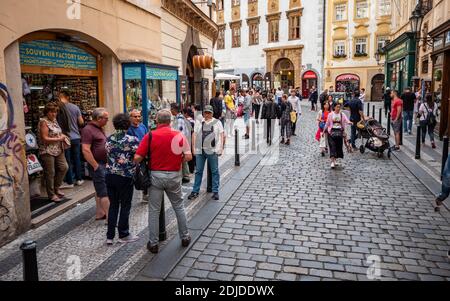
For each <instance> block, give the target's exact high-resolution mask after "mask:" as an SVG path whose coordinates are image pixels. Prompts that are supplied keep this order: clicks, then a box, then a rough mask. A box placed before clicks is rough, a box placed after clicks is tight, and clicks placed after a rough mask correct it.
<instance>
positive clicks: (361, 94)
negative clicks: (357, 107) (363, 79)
mask: <svg viewBox="0 0 450 301" xmlns="http://www.w3.org/2000/svg"><path fill="white" fill-rule="evenodd" d="M355 93H356V91H355ZM359 94H360V95H359V100H361V102H362V104H363V105H364V102H365V101H366V89H364V88H362V89H361V93H359Z"/></svg>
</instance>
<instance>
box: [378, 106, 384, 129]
mask: <svg viewBox="0 0 450 301" xmlns="http://www.w3.org/2000/svg"><path fill="white" fill-rule="evenodd" d="M378 116H379V117H380V120H378V121H379V122H380V124H381V125H382V124H383V108H380V112H379V115H378Z"/></svg>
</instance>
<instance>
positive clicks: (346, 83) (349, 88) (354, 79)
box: [335, 73, 361, 94]
mask: <svg viewBox="0 0 450 301" xmlns="http://www.w3.org/2000/svg"><path fill="white" fill-rule="evenodd" d="M360 85H361V81H360V78H359V76H358V75H356V74H349V73H347V74H341V75H339V76H338V77H336V84H335V87H336V92H345V93H348V94H351V93H352V92H354V91H359V90H360Z"/></svg>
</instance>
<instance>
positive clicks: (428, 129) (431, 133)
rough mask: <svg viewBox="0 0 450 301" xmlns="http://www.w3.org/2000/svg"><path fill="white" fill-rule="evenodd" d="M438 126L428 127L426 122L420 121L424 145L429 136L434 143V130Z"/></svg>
mask: <svg viewBox="0 0 450 301" xmlns="http://www.w3.org/2000/svg"><path fill="white" fill-rule="evenodd" d="M435 126H436V125H432V126H431V125H427V124H426V121H425V122H424V121H422V120H421V121H420V127H421V130H422V131H421V132H422V143H425V137H426V136H427V133H428V135H429V136H430V141H431V142H434V128H435Z"/></svg>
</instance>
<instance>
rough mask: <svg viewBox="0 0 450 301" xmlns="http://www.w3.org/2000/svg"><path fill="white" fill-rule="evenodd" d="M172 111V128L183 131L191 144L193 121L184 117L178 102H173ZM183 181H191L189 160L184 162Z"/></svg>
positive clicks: (184, 182)
mask: <svg viewBox="0 0 450 301" xmlns="http://www.w3.org/2000/svg"><path fill="white" fill-rule="evenodd" d="M170 112H171V113H172V124H171V126H172V129H174V130H176V131H179V132H181V133H182V134H183V135H184V136H185V137H186V140H187V142H188V144H189V146H190V145H191V140H192V136H191V123H190V122H189V121H188V120H187V119H186V118H184V116H183V114H182V113H181V112H180V106H179V105H178V104H177V103H172V104H171V105H170ZM182 174H183V178H182V182H183V184H186V183H189V182H190V181H191V173H190V172H189V165H188V162H183V163H182Z"/></svg>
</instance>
